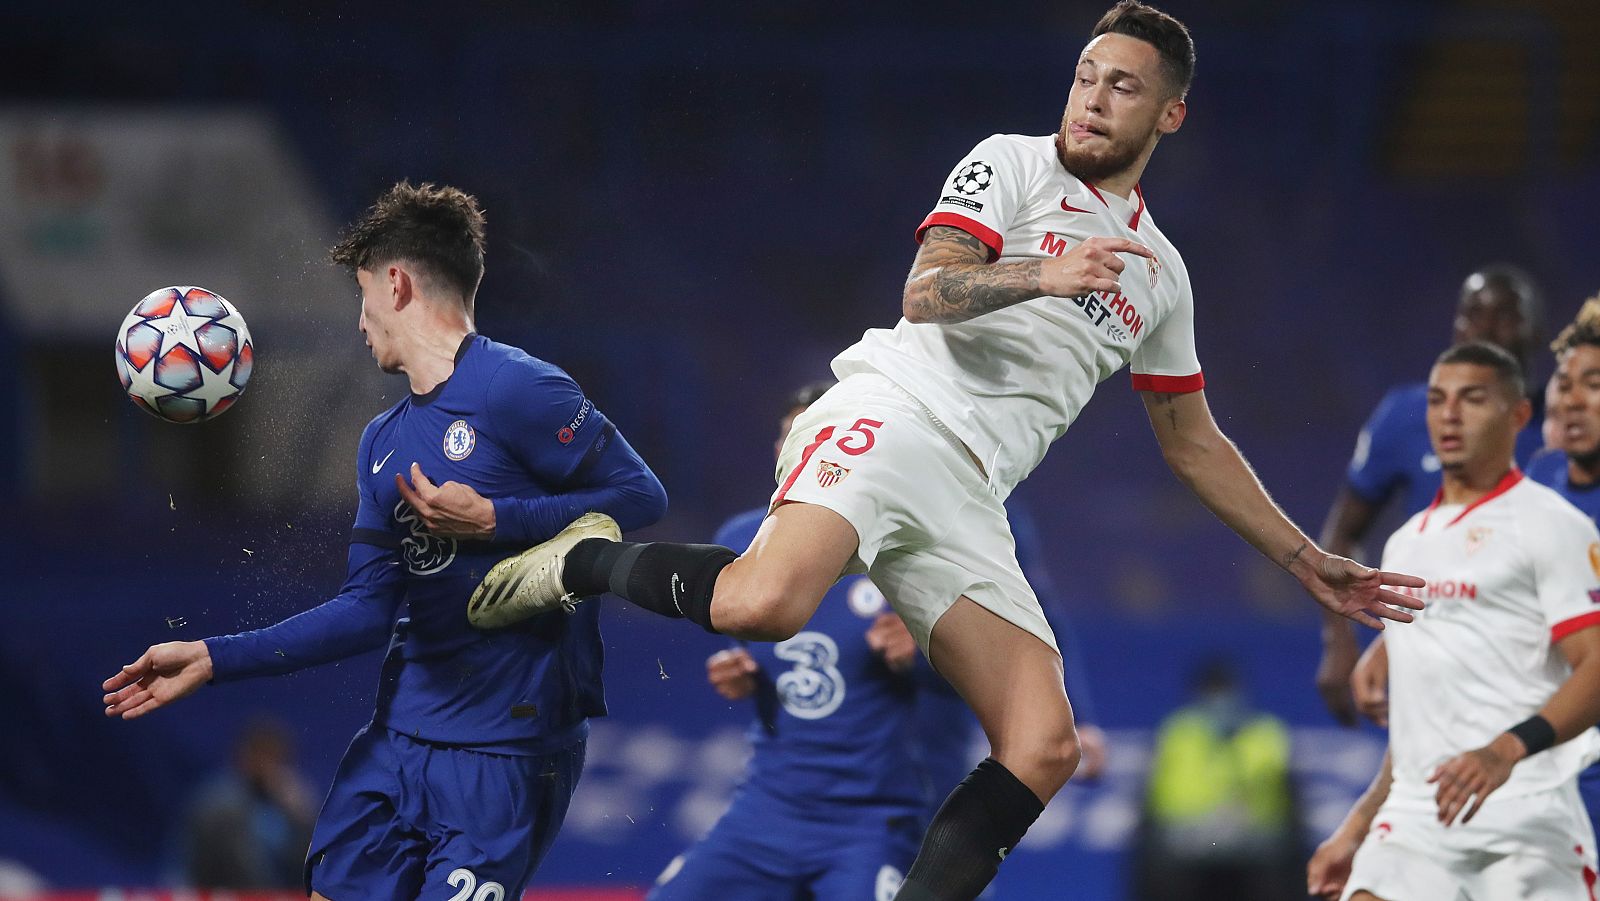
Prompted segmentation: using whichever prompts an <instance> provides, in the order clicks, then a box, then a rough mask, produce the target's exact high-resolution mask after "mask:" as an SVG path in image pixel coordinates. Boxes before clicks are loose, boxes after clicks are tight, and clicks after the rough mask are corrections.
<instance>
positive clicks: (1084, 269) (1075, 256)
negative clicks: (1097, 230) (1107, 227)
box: [1039, 238, 1156, 297]
mask: <svg viewBox="0 0 1600 901" xmlns="http://www.w3.org/2000/svg"><path fill="white" fill-rule="evenodd" d="M1119 253H1132V254H1137V255H1139V256H1142V257H1145V258H1146V259H1151V260H1153V259H1155V258H1156V254H1155V251H1153V250H1151V249H1150V248H1148V247H1146V246H1144V245H1143V244H1140V243H1139V242H1137V241H1130V240H1128V239H1127V238H1090V239H1089V240H1087V241H1084V242H1083V243H1082V244H1079V245H1078V246H1077V247H1074V248H1072V249H1071V250H1069V251H1067V252H1066V253H1064V254H1062V255H1061V256H1059V257H1053V258H1051V259H1048V260H1045V261H1044V265H1043V266H1041V267H1040V268H1039V289H1040V290H1041V291H1043V292H1044V293H1046V294H1049V295H1051V296H1053V297H1080V296H1082V295H1084V294H1093V293H1095V292H1097V291H1105V292H1107V293H1110V294H1116V293H1119V292H1120V291H1121V290H1122V270H1123V269H1125V268H1127V265H1128V264H1127V263H1126V262H1124V261H1123V260H1122V258H1121V257H1118V256H1117V254H1119Z"/></svg>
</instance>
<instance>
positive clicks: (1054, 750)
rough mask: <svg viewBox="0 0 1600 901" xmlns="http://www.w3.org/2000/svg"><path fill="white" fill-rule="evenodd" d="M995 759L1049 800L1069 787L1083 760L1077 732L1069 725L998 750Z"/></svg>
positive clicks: (1026, 738)
mask: <svg viewBox="0 0 1600 901" xmlns="http://www.w3.org/2000/svg"><path fill="white" fill-rule="evenodd" d="M995 751H996V759H998V760H999V761H1000V762H1001V763H1002V764H1004V765H1005V766H1006V768H1007V769H1009V770H1011V773H1012V775H1014V776H1016V777H1017V778H1018V779H1021V780H1022V781H1023V782H1025V783H1027V785H1028V786H1029V787H1030V788H1032V789H1034V790H1035V791H1036V792H1040V793H1041V795H1043V796H1044V797H1046V799H1048V797H1049V796H1052V795H1054V794H1055V793H1056V792H1057V791H1060V790H1061V786H1063V785H1066V784H1067V780H1068V779H1071V778H1072V774H1073V773H1074V772H1076V771H1077V769H1078V764H1079V762H1081V761H1082V760H1083V749H1082V747H1081V746H1080V745H1079V743H1078V733H1077V731H1076V730H1074V729H1073V728H1072V727H1071V724H1070V723H1069V724H1068V725H1067V728H1066V729H1064V730H1052V731H1050V732H1047V733H1045V732H1042V733H1038V734H1035V735H1033V736H1028V737H1025V738H1023V739H1022V740H1020V741H1015V742H1012V743H1011V745H1010V747H1007V748H1004V749H1001V748H996V749H995Z"/></svg>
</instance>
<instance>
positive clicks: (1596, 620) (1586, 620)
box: [1550, 610, 1600, 644]
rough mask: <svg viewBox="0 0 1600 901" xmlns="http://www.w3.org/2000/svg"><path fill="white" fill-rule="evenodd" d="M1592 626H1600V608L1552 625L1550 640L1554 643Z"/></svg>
mask: <svg viewBox="0 0 1600 901" xmlns="http://www.w3.org/2000/svg"><path fill="white" fill-rule="evenodd" d="M1590 626H1600V610H1593V611H1590V612H1588V613H1584V614H1580V615H1578V616H1574V617H1573V618H1572V619H1568V620H1562V621H1561V622H1559V623H1556V624H1555V625H1554V626H1551V627H1550V642H1551V643H1552V644H1554V643H1555V642H1558V641H1560V640H1561V639H1563V638H1566V637H1567V636H1568V635H1571V634H1572V633H1574V632H1582V631H1583V630H1584V629H1587V628H1589V627H1590Z"/></svg>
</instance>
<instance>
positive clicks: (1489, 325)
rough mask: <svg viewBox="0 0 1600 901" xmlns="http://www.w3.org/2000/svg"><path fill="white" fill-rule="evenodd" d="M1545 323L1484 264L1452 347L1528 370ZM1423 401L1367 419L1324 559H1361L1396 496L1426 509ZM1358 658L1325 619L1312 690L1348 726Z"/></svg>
mask: <svg viewBox="0 0 1600 901" xmlns="http://www.w3.org/2000/svg"><path fill="white" fill-rule="evenodd" d="M1543 322H1544V301H1543V299H1542V298H1541V296H1540V293H1539V289H1538V287H1537V286H1536V285H1534V283H1533V280H1532V279H1530V278H1529V277H1528V276H1527V274H1526V273H1524V272H1522V271H1521V270H1520V269H1517V268H1515V267H1512V266H1505V265H1493V266H1485V267H1483V268H1481V269H1479V270H1477V271H1476V272H1473V273H1472V274H1471V275H1469V276H1467V278H1466V281H1464V282H1462V284H1461V297H1460V300H1459V301H1458V302H1457V304H1456V312H1455V321H1454V323H1453V326H1452V331H1453V335H1454V339H1453V343H1455V344H1463V343H1466V342H1469V341H1487V342H1489V343H1490V344H1494V345H1496V346H1497V347H1500V348H1502V349H1504V350H1505V351H1507V352H1508V353H1510V354H1511V355H1512V356H1513V357H1516V358H1517V362H1518V363H1520V364H1522V367H1523V371H1525V372H1526V371H1529V370H1528V361H1529V358H1530V355H1531V354H1532V353H1533V350H1534V345H1535V344H1536V343H1537V341H1538V339H1539V336H1540V334H1541V329H1542V328H1543ZM1427 396H1428V386H1427V384H1426V383H1424V382H1408V383H1406V384H1403V385H1397V386H1396V387H1394V388H1392V389H1390V390H1389V392H1388V393H1387V394H1385V395H1384V396H1383V399H1382V400H1380V401H1379V402H1378V406H1377V409H1375V410H1373V412H1372V415H1371V416H1370V417H1368V418H1367V422H1366V425H1364V426H1363V427H1362V429H1361V434H1360V436H1359V437H1358V438H1357V439H1356V449H1355V453H1354V454H1353V455H1352V456H1351V459H1350V465H1349V467H1348V469H1347V470H1346V472H1345V485H1344V487H1343V489H1341V490H1340V492H1339V496H1338V497H1337V498H1336V499H1335V500H1334V503H1333V508H1332V509H1331V510H1329V511H1328V518H1327V521H1326V522H1325V524H1324V525H1323V527H1322V535H1321V539H1320V540H1321V543H1322V545H1323V546H1324V547H1326V548H1327V549H1328V551H1329V553H1334V554H1340V555H1343V556H1347V557H1348V556H1352V555H1359V552H1360V546H1361V542H1362V541H1363V540H1364V539H1365V538H1366V537H1367V536H1368V535H1369V534H1370V533H1371V532H1372V528H1373V526H1375V525H1376V524H1377V522H1378V518H1379V515H1380V514H1381V513H1382V512H1383V509H1384V507H1385V506H1387V505H1388V504H1389V502H1390V501H1391V500H1392V499H1394V498H1397V497H1398V498H1399V505H1400V509H1401V513H1402V515H1403V516H1411V515H1412V514H1414V513H1416V512H1417V511H1419V510H1421V509H1423V508H1424V507H1426V506H1428V504H1430V503H1432V501H1433V497H1434V495H1435V494H1436V493H1438V491H1439V480H1440V475H1439V458H1438V457H1437V456H1435V455H1434V452H1433V447H1432V445H1431V444H1429V441H1428V426H1427V422H1426V416H1427V409H1428V397H1427ZM1542 407H1543V400H1542V398H1535V399H1534V421H1533V423H1532V424H1531V426H1530V427H1529V428H1526V429H1524V430H1522V432H1521V433H1520V434H1519V435H1518V436H1517V449H1516V459H1517V461H1518V462H1520V463H1526V462H1527V461H1528V459H1529V458H1530V457H1531V456H1533V454H1534V453H1535V452H1536V451H1538V450H1539V444H1540V439H1539V421H1540V411H1541V409H1542ZM1360 653H1361V648H1360V645H1359V644H1358V643H1357V641H1356V636H1355V631H1354V630H1353V629H1352V628H1351V626H1350V623H1349V622H1348V621H1347V620H1345V618H1344V617H1341V616H1336V615H1329V614H1327V613H1324V614H1323V617H1322V660H1321V662H1320V664H1319V665H1318V667H1317V677H1316V685H1317V691H1318V693H1320V694H1321V695H1322V700H1323V703H1324V704H1326V705H1327V707H1328V710H1329V712H1331V713H1332V714H1333V715H1334V718H1336V719H1337V720H1339V722H1341V723H1343V724H1345V725H1347V726H1351V725H1354V724H1355V721H1356V718H1355V717H1356V709H1355V705H1354V703H1353V701H1352V699H1351V695H1350V673H1351V671H1352V669H1353V668H1354V667H1355V664H1356V658H1357V657H1358V656H1359V655H1360Z"/></svg>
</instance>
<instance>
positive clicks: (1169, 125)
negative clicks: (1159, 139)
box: [1156, 97, 1189, 135]
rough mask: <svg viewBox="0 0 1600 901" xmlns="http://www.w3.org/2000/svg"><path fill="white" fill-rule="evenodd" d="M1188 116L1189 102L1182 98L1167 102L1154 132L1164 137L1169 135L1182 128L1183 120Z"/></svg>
mask: <svg viewBox="0 0 1600 901" xmlns="http://www.w3.org/2000/svg"><path fill="white" fill-rule="evenodd" d="M1188 115H1189V102H1188V101H1187V100H1184V99H1183V98H1182V97H1178V98H1175V99H1173V100H1170V101H1168V102H1167V108H1166V109H1165V110H1163V111H1162V113H1161V118H1160V120H1158V121H1157V122H1156V130H1157V131H1159V132H1161V133H1162V134H1164V135H1170V134H1172V133H1173V132H1175V131H1177V130H1178V129H1180V128H1182V127H1183V120H1184V118H1185V117H1186V116H1188Z"/></svg>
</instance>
